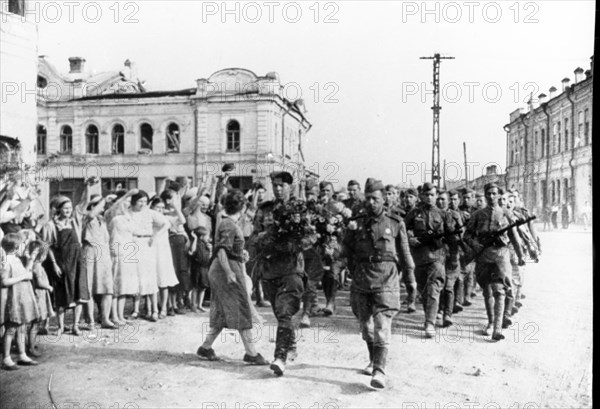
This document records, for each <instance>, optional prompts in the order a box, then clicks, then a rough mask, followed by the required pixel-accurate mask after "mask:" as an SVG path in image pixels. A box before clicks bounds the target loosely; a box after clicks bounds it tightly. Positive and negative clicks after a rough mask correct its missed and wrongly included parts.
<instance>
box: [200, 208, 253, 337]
mask: <svg viewBox="0 0 600 409" xmlns="http://www.w3.org/2000/svg"><path fill="white" fill-rule="evenodd" d="M215 243H216V246H215V253H214V254H215V255H216V254H217V253H218V252H219V251H220V250H221V249H223V250H225V252H226V253H227V258H228V260H229V266H230V267H231V269H232V270H233V273H234V274H235V279H236V282H235V283H234V284H228V283H227V276H226V273H225V271H224V270H223V269H222V268H221V264H220V263H219V260H218V258H216V257H215V259H214V260H213V262H212V264H211V266H210V270H209V272H208V278H209V281H210V289H211V301H210V326H211V327H212V328H230V329H237V330H245V329H251V328H252V324H257V323H258V324H260V323H261V322H262V320H261V318H260V316H259V315H258V312H257V311H256V309H255V308H254V305H253V304H252V301H251V300H250V288H249V287H250V286H251V283H249V281H250V279H249V277H248V276H247V275H246V272H245V269H244V264H243V262H242V252H243V250H244V236H243V234H242V230H241V229H240V228H239V226H238V225H236V223H235V222H234V221H233V220H232V219H230V218H229V217H227V216H225V217H223V218H222V220H221V223H220V224H219V228H218V230H217V232H216V235H215Z"/></svg>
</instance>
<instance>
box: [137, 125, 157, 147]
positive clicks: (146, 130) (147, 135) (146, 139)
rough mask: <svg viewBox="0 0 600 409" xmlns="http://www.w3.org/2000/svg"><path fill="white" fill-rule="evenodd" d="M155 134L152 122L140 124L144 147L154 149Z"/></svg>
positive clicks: (141, 144) (141, 141)
mask: <svg viewBox="0 0 600 409" xmlns="http://www.w3.org/2000/svg"><path fill="white" fill-rule="evenodd" d="M153 135H154V130H153V129H152V126H151V125H150V124H146V123H144V124H142V125H140V137H141V139H140V146H141V148H142V149H148V150H150V151H151V150H152V136H153Z"/></svg>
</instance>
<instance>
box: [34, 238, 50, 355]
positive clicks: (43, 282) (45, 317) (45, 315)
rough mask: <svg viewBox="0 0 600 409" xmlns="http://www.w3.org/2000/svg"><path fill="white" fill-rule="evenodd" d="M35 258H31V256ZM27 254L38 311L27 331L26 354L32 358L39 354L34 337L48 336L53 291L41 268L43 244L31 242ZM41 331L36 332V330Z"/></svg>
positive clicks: (43, 251) (46, 253)
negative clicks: (36, 317)
mask: <svg viewBox="0 0 600 409" xmlns="http://www.w3.org/2000/svg"><path fill="white" fill-rule="evenodd" d="M36 252H37V254H38V255H37V257H35V258H33V254H36ZM27 254H29V255H30V257H32V260H33V265H32V273H33V287H34V290H35V298H36V301H37V304H38V308H39V311H40V318H39V320H38V321H37V322H36V323H34V324H33V325H32V328H31V329H30V331H29V343H28V351H27V352H28V354H29V355H31V356H33V357H39V356H40V352H39V351H38V348H37V344H36V338H37V337H36V335H37V334H38V333H39V334H48V321H49V319H50V318H52V317H54V315H55V314H54V308H53V307H52V297H51V296H50V293H51V292H52V291H54V289H53V288H52V286H50V283H49V282H48V275H47V274H46V270H44V267H43V266H42V262H43V261H44V260H45V259H46V256H47V255H48V251H47V250H46V249H45V248H44V243H42V242H41V241H37V240H35V241H32V242H30V243H29V244H28V245H27ZM39 328H41V330H39V331H38V329H39Z"/></svg>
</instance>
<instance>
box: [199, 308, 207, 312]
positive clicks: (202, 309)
mask: <svg viewBox="0 0 600 409" xmlns="http://www.w3.org/2000/svg"><path fill="white" fill-rule="evenodd" d="M198 311H200V312H207V311H208V310H207V309H206V308H204V307H198Z"/></svg>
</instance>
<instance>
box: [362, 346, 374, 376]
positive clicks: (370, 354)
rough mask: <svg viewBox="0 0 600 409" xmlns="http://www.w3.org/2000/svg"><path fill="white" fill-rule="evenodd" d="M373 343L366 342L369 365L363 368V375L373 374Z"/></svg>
mask: <svg viewBox="0 0 600 409" xmlns="http://www.w3.org/2000/svg"><path fill="white" fill-rule="evenodd" d="M373 348H374V347H373V343H372V342H367V349H368V350H369V365H367V367H366V368H365V369H363V373H364V374H365V375H369V376H371V375H373Z"/></svg>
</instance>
